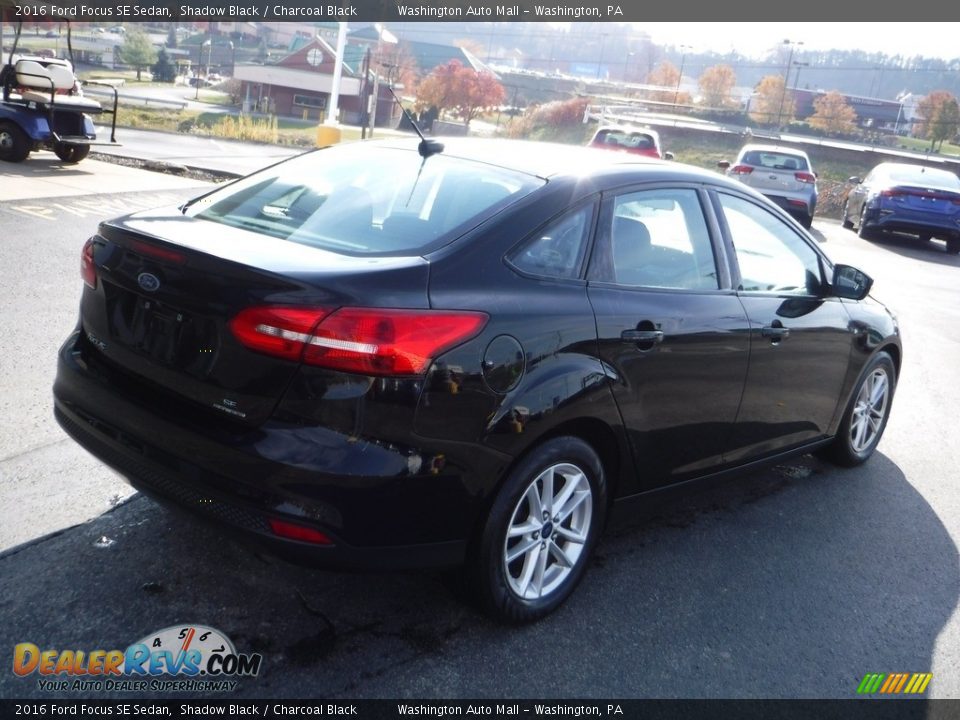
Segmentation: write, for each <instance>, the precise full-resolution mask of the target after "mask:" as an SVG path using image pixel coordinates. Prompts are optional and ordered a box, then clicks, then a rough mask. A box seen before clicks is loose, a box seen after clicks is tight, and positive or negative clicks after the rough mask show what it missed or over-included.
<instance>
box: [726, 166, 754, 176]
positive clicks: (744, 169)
mask: <svg viewBox="0 0 960 720" xmlns="http://www.w3.org/2000/svg"><path fill="white" fill-rule="evenodd" d="M730 172H732V173H733V174H734V175H749V174H750V173H752V172H753V168H752V167H751V166H750V165H734V166H733V167H732V168H730Z"/></svg>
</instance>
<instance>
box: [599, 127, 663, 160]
mask: <svg viewBox="0 0 960 720" xmlns="http://www.w3.org/2000/svg"><path fill="white" fill-rule="evenodd" d="M589 145H590V147H595V148H601V149H603V150H618V151H620V152H626V153H630V154H632V155H644V156H646V157H653V158H657V159H666V160H673V154H672V153H664V152H663V151H662V150H661V148H660V136H659V135H658V134H657V131H656V130H651V129H650V128H635V127H623V126H619V125H601V126H600V129H599V130H597V132H596V133H594V135H593V139H592V140H590V143H589Z"/></svg>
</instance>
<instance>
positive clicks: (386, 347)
mask: <svg viewBox="0 0 960 720" xmlns="http://www.w3.org/2000/svg"><path fill="white" fill-rule="evenodd" d="M486 322H487V316H486V315H485V314H484V313H478V312H468V311H445V310H394V309H383V308H340V309H339V310H336V311H334V312H331V311H330V310H329V309H327V308H291V307H270V306H266V307H255V308H247V309H246V310H243V311H242V312H241V313H239V314H238V315H237V316H236V317H235V318H233V320H231V321H230V330H231V331H232V332H233V334H234V336H235V337H236V338H237V339H238V340H239V341H240V342H241V343H243V344H244V345H246V346H247V347H249V348H251V349H252V350H257V351H259V352H263V353H267V354H268V355H274V356H277V357H282V358H285V359H288V360H302V361H303V362H305V363H307V364H308V365H317V366H320V367H326V368H331V369H334V370H342V371H344V372H355V373H361V374H363V375H420V374H422V373H424V372H426V370H427V368H428V367H429V366H430V362H431V361H432V360H433V358H435V357H437V355H439V354H440V353H442V352H445V351H446V350H449V349H450V348H452V347H453V346H455V345H459V344H460V343H462V342H464V341H466V340H469V339H470V338H472V337H474V336H475V335H476V334H477V333H479V332H480V330H482V329H483V326H484V325H486Z"/></svg>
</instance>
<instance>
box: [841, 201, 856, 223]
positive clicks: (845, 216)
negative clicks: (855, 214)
mask: <svg viewBox="0 0 960 720" xmlns="http://www.w3.org/2000/svg"><path fill="white" fill-rule="evenodd" d="M849 210H850V203H848V202H845V203H844V204H843V217H842V219H841V220H840V224H841V225H843V227H844V229H845V230H852V229H853V220H851V219H850V212H849Z"/></svg>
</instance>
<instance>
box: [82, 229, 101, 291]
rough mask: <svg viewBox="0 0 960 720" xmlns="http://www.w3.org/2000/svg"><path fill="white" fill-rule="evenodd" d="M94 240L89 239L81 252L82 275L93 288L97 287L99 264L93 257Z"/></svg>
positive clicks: (86, 283) (88, 285)
mask: <svg viewBox="0 0 960 720" xmlns="http://www.w3.org/2000/svg"><path fill="white" fill-rule="evenodd" d="M93 250H94V245H93V240H92V239H91V240H87V241H86V242H85V243H84V244H83V250H82V251H81V252H80V277H82V278H83V282H84V284H85V285H86V286H87V287H89V288H90V289H91V290H96V289H97V264H96V262H95V261H94V259H93Z"/></svg>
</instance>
